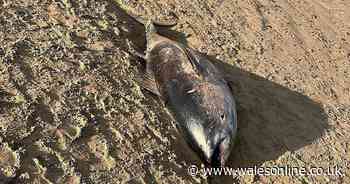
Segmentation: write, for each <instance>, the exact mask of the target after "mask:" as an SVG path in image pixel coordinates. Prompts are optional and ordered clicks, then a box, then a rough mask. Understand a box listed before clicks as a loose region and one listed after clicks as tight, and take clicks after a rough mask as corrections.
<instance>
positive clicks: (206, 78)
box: [141, 22, 237, 167]
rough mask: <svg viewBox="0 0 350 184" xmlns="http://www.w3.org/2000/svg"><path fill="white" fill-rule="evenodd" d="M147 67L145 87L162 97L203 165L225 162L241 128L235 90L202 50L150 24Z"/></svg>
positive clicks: (215, 165)
mask: <svg viewBox="0 0 350 184" xmlns="http://www.w3.org/2000/svg"><path fill="white" fill-rule="evenodd" d="M146 39H147V50H146V56H145V60H146V72H145V74H144V76H143V80H142V82H141V83H142V86H143V87H144V88H146V89H148V90H149V91H151V92H153V93H154V94H156V95H158V96H160V97H161V99H162V100H163V101H164V102H165V103H164V104H165V106H166V107H167V108H168V110H169V112H170V113H171V114H172V116H173V117H174V119H175V120H176V123H177V125H178V127H179V130H180V133H181V134H182V135H183V137H184V138H185V140H186V142H187V143H188V145H189V146H190V148H191V149H192V150H194V151H195V152H196V153H197V154H198V156H199V157H200V158H201V160H202V161H203V162H204V164H205V165H207V166H211V167H222V166H224V165H225V162H226V160H227V158H228V157H229V155H230V152H231V150H232V147H233V145H234V139H235V136H236V132H237V114H236V105H235V101H234V98H233V96H232V93H231V90H230V88H229V86H228V84H227V82H226V81H225V79H224V78H223V77H222V76H221V75H220V73H219V72H218V70H217V69H216V68H215V66H214V65H213V64H212V63H211V62H210V61H209V60H208V59H206V58H205V57H204V56H202V55H201V54H200V53H199V52H197V51H195V50H193V49H191V48H189V47H186V46H184V45H182V44H180V43H178V42H175V41H172V40H170V39H168V38H166V37H164V36H161V35H159V34H157V32H156V28H155V26H154V24H153V23H152V22H149V23H148V24H147V25H146Z"/></svg>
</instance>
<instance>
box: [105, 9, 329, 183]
mask: <svg viewBox="0 0 350 184" xmlns="http://www.w3.org/2000/svg"><path fill="white" fill-rule="evenodd" d="M109 9H110V11H112V12H114V13H116V14H117V15H118V17H119V18H120V19H121V20H123V21H121V22H125V24H124V26H126V27H127V28H128V30H129V31H130V32H125V33H122V34H124V36H125V38H126V39H129V40H130V41H132V43H133V44H134V45H135V46H136V50H140V49H141V50H142V49H145V34H144V28H143V25H142V24H140V23H138V22H137V21H136V20H135V19H134V18H132V17H131V16H130V15H128V14H127V13H126V12H125V11H124V10H122V9H121V8H119V7H118V6H115V5H111V6H109ZM165 35H166V36H170V38H171V39H176V40H182V41H181V42H182V43H186V42H185V41H183V40H185V39H184V37H183V35H184V34H182V33H179V32H176V31H166V34H165ZM117 44H118V45H120V46H121V47H122V49H125V50H126V51H127V48H126V47H125V45H126V44H125V42H124V43H123V41H121V43H117ZM205 57H207V58H208V59H210V60H211V61H212V62H213V63H214V64H215V65H216V66H217V68H218V69H219V70H220V71H221V72H222V74H223V75H224V76H225V78H226V79H227V81H228V82H229V84H230V86H231V87H232V90H233V91H232V93H233V94H234V97H235V100H236V103H237V112H238V136H237V141H236V146H235V148H234V150H233V151H232V154H231V156H230V158H229V160H228V163H227V166H228V167H232V168H242V167H243V168H247V167H253V166H261V165H262V164H263V163H264V162H266V161H270V160H275V159H278V158H279V157H280V156H281V155H283V154H284V153H286V152H288V151H290V152H293V151H296V150H298V149H301V148H303V147H304V146H306V145H309V144H311V143H312V142H314V141H316V140H318V139H319V138H321V137H322V135H323V134H324V132H325V131H326V130H327V129H329V128H330V126H329V125H328V121H327V116H326V115H325V112H324V110H323V109H322V107H321V105H320V104H318V103H316V102H314V101H313V100H311V99H310V98H309V97H307V96H305V95H303V94H301V93H298V92H295V91H293V90H291V89H288V88H286V87H284V86H282V85H279V84H277V83H274V82H272V81H269V80H267V79H265V78H263V77H260V76H258V75H255V74H253V73H250V72H247V71H244V70H242V69H240V68H238V67H236V66H233V65H231V64H228V63H225V62H223V61H220V60H217V59H215V58H214V57H211V56H206V55H205ZM146 96H148V97H150V98H152V97H151V95H146ZM147 101H148V102H146V103H148V105H149V106H152V104H153V105H155V107H154V108H153V107H151V109H154V110H155V112H156V111H158V112H159V113H158V116H159V115H161V116H162V117H159V119H160V120H161V121H163V122H162V123H161V126H164V130H166V129H169V128H167V127H169V125H168V123H171V121H172V120H171V118H170V117H168V115H167V113H165V110H164V109H163V110H160V109H159V107H161V106H159V103H157V102H156V101H157V100H156V99H155V98H154V99H153V100H152V99H151V100H147ZM173 133H176V131H173V132H170V133H169V132H167V133H162V134H164V135H163V136H165V137H167V138H169V140H170V142H171V143H170V144H171V146H170V147H171V149H173V150H172V151H173V152H174V153H175V154H176V156H177V158H176V161H177V162H179V163H182V162H186V163H190V164H195V165H199V164H200V162H199V161H198V159H197V158H196V157H195V156H194V155H193V153H192V152H191V151H190V150H189V148H188V147H187V146H186V144H185V143H184V141H183V140H182V138H181V135H172V134H173ZM155 138H156V137H155ZM185 147H187V148H185ZM166 159H167V158H164V160H162V161H160V163H161V164H162V165H164V166H166V167H174V168H169V170H172V171H174V172H175V173H176V175H179V176H181V177H183V178H184V179H186V180H190V181H191V179H190V178H191V177H190V176H189V175H188V173H187V168H185V167H182V168H179V167H178V166H172V164H170V163H168V164H167V163H166V162H165V160H166ZM179 165H183V164H179ZM214 180H216V179H214ZM220 180H221V182H220V183H232V182H235V181H236V180H234V179H233V178H232V177H222V178H220ZM214 183H215V182H214Z"/></svg>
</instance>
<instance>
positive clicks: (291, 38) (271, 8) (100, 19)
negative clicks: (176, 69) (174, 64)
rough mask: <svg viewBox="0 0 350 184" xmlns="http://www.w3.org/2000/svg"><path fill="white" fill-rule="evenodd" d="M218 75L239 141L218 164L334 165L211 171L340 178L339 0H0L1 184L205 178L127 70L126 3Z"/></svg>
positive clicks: (343, 139) (348, 159) (248, 179)
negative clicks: (164, 26)
mask: <svg viewBox="0 0 350 184" xmlns="http://www.w3.org/2000/svg"><path fill="white" fill-rule="evenodd" d="M130 15H133V16H138V17H143V18H145V19H149V18H152V19H157V20H160V21H168V20H175V19H177V20H178V25H177V26H175V27H174V28H173V30H172V31H169V30H163V31H162V34H164V35H168V36H169V37H171V38H172V39H177V40H179V41H181V42H183V43H186V44H188V45H190V46H192V47H194V48H196V49H198V50H200V51H201V52H203V53H205V54H207V55H208V57H209V58H212V60H213V61H214V62H215V63H216V65H217V66H218V67H219V68H220V70H222V72H223V74H224V75H225V76H226V77H227V78H228V79H229V81H230V83H231V84H232V86H234V88H233V94H234V95H235V97H236V100H237V105H238V121H239V125H238V127H239V133H238V140H237V145H236V147H235V149H234V150H233V153H232V156H231V157H230V159H229V163H228V166H229V167H232V168H241V167H243V168H249V167H254V166H257V167H265V168H267V167H273V166H280V167H284V166H290V167H306V168H310V167H323V168H328V167H334V166H337V167H339V168H341V171H342V176H335V175H320V176H310V175H309V176H297V175H295V176H259V175H244V176H240V177H237V178H233V177H230V176H221V177H215V178H213V179H212V180H211V182H212V183H234V182H235V183H302V184H304V183H350V169H349V167H350V82H349V81H350V74H349V72H350V1H348V0H342V1H341V0H334V1H331V0H304V1H300V0H298V1H291V0H248V1H234V0H232V1H230V0H216V1H215V0H208V1H199V0H178V1H175V0H164V1H146V0H139V1H136V0H128V1H126V0H125V1H124V0H115V1H112V0H110V1H97V0H88V1H86V0H81V1H69V0H67V1H46V0H41V1H39V0H33V1H29V0H22V1H20V0H13V1H10V0H2V1H0V43H1V45H0V183H12V184H17V183H40V184H41V183H43V184H46V183H55V184H56V183H62V184H66V183H70V184H78V183H86V184H90V183H98V184H100V183H101V184H104V183H105V184H112V183H147V184H148V183H208V181H207V180H206V179H204V177H202V176H196V177H192V176H190V175H189V174H188V173H187V167H189V166H190V165H192V164H195V165H198V166H199V165H200V162H199V161H198V159H197V158H196V157H195V156H194V155H193V154H192V153H191V151H190V150H189V149H188V148H187V146H186V144H184V142H183V140H182V139H181V136H179V135H178V134H177V132H176V129H175V128H174V125H173V123H172V122H173V120H172V118H171V117H170V116H169V115H168V113H167V112H166V110H165V109H164V107H163V105H162V103H161V101H159V100H158V99H157V98H155V97H154V96H152V95H151V94H150V93H148V92H147V91H144V90H141V89H140V87H139V86H138V85H137V83H136V82H135V81H134V79H135V77H137V76H138V75H139V74H140V72H141V70H142V67H143V65H142V63H140V59H138V58H135V57H133V56H130V55H129V54H128V53H127V52H126V51H127V46H126V39H129V40H130V41H131V42H132V43H133V45H134V47H135V49H137V50H139V51H143V50H144V47H145V38H144V29H143V27H142V25H141V24H139V23H137V22H136V21H135V19H133V18H132V16H130Z"/></svg>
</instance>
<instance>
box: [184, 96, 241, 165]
mask: <svg viewBox="0 0 350 184" xmlns="http://www.w3.org/2000/svg"><path fill="white" fill-rule="evenodd" d="M206 100H207V101H206ZM199 104H200V105H199V106H198V107H199V108H196V109H199V111H193V112H195V113H193V114H192V115H189V116H191V117H190V118H189V121H188V123H187V126H188V130H189V137H190V140H191V143H190V144H191V146H192V147H194V150H195V151H196V152H197V153H198V154H199V156H200V157H201V158H202V160H203V161H204V162H205V164H206V165H208V166H212V167H222V166H224V165H225V163H226V160H227V159H228V157H229V155H230V153H231V150H232V148H233V144H234V139H235V136H236V131H237V119H236V118H237V117H236V116H237V115H236V108H235V103H234V101H233V98H231V97H229V96H223V97H222V98H216V97H213V98H212V99H205V98H201V99H200V103H199Z"/></svg>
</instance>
